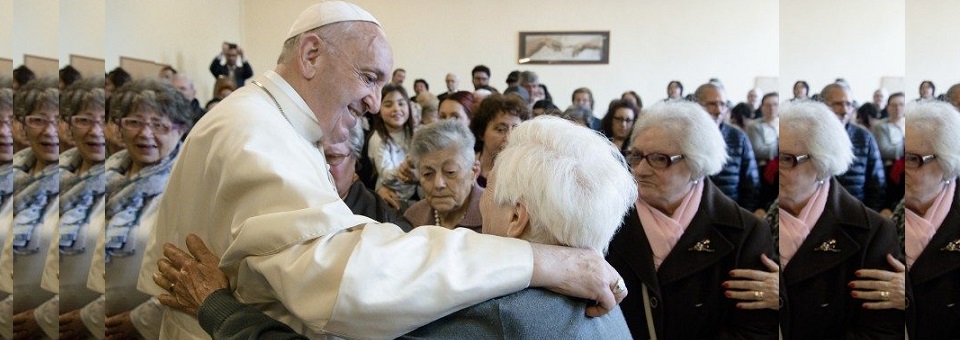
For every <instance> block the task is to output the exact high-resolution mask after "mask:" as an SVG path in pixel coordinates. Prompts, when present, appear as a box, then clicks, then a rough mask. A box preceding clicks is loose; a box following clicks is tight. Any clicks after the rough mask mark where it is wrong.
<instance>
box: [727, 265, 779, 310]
mask: <svg viewBox="0 0 960 340" xmlns="http://www.w3.org/2000/svg"><path fill="white" fill-rule="evenodd" d="M760 261H761V262H763V265H764V266H766V267H767V270H768V271H762V270H752V269H734V270H731V271H730V276H731V277H734V278H736V279H734V280H730V281H726V282H724V283H723V288H726V289H727V290H726V291H725V292H724V295H725V296H726V297H728V298H731V299H734V300H742V301H743V302H738V303H737V308H739V309H764V308H768V309H772V310H780V266H779V265H778V264H777V263H776V262H773V260H771V259H769V258H767V255H765V254H761V255H760Z"/></svg>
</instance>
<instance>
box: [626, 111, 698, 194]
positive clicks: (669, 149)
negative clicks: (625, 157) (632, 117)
mask: <svg viewBox="0 0 960 340" xmlns="http://www.w3.org/2000/svg"><path fill="white" fill-rule="evenodd" d="M639 136H640V138H637V139H636V140H635V141H633V144H632V145H631V148H630V153H631V154H639V153H643V154H644V155H649V154H654V153H659V154H664V155H667V156H674V155H681V154H683V151H682V150H681V149H680V143H679V142H678V141H677V135H676V133H673V131H667V130H665V129H662V128H660V127H657V126H653V127H649V128H647V129H645V130H643V131H640V134H639ZM630 166H631V168H632V170H633V176H634V178H636V180H637V185H638V189H639V194H640V198H641V199H642V200H644V201H646V202H647V203H649V204H650V205H651V206H653V207H656V208H662V207H667V206H671V205H674V204H676V203H679V201H680V199H681V198H682V197H683V196H684V195H686V194H687V192H688V191H689V189H690V188H691V185H692V181H693V180H694V179H695V178H694V174H693V171H691V170H690V166H689V164H688V163H687V162H686V160H681V161H678V162H676V163H673V164H672V165H670V166H669V167H667V168H665V169H655V168H653V167H652V166H650V162H649V161H647V160H643V161H640V162H639V163H633V164H630Z"/></svg>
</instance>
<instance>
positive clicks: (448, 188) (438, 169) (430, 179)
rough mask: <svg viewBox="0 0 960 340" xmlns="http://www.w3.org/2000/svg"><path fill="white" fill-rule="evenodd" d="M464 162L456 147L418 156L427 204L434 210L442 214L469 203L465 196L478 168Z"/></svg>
mask: <svg viewBox="0 0 960 340" xmlns="http://www.w3.org/2000/svg"><path fill="white" fill-rule="evenodd" d="M466 163H467V162H466V161H465V160H464V159H463V156H461V155H460V152H459V150H457V149H456V148H455V147H449V148H446V149H443V150H440V151H438V152H433V153H429V154H426V155H423V156H422V157H420V164H419V165H417V172H418V173H419V175H420V186H422V187H423V191H424V192H425V193H426V194H427V203H429V204H430V206H431V207H433V209H435V210H436V211H437V212H439V213H442V214H445V213H448V212H450V211H454V210H457V209H460V208H461V207H463V206H464V204H467V203H468V201H467V198H468V197H469V196H470V190H471V189H473V183H474V181H476V180H477V175H479V174H480V169H479V166H474V165H473V164H466Z"/></svg>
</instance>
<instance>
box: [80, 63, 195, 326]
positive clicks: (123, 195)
mask: <svg viewBox="0 0 960 340" xmlns="http://www.w3.org/2000/svg"><path fill="white" fill-rule="evenodd" d="M191 112H192V111H191V109H190V103H189V102H188V101H187V100H186V98H184V97H183V95H181V94H180V93H179V92H177V90H176V89H175V88H173V87H172V86H171V85H169V84H165V83H160V82H157V81H155V80H137V81H133V82H130V83H128V84H126V85H124V86H122V87H120V88H119V89H117V91H116V92H115V93H114V94H113V96H112V97H111V98H110V112H109V116H110V119H111V120H113V121H115V122H117V123H118V125H119V126H120V135H121V137H122V138H123V142H124V144H126V145H127V149H126V150H123V151H120V152H118V153H116V154H114V155H112V156H110V158H108V159H107V160H106V165H105V166H106V189H107V203H106V219H107V226H106V231H105V240H103V241H104V244H102V245H98V246H103V247H104V249H105V251H106V259H105V262H106V263H105V267H106V286H105V290H106V296H108V297H109V298H108V299H107V300H106V305H105V311H104V313H105V315H106V317H107V319H106V323H105V325H106V331H105V334H106V336H107V337H116V338H139V337H143V338H147V339H156V338H157V337H159V331H160V329H159V326H160V319H161V315H162V309H161V308H162V307H161V306H160V304H159V302H158V301H157V300H156V299H152V298H151V297H150V296H149V295H146V294H143V293H141V292H139V291H137V277H136V275H131V273H137V272H139V271H140V264H141V262H142V260H143V253H144V252H143V250H144V248H145V247H146V244H147V241H148V240H149V238H150V233H151V231H152V230H153V228H154V226H155V225H156V217H157V214H156V213H157V207H158V206H159V203H160V200H161V198H162V197H163V192H164V190H165V189H166V184H167V178H168V177H169V175H170V171H171V169H172V167H173V164H174V162H175V161H176V159H177V154H178V151H179V149H180V137H181V135H183V133H184V132H185V131H187V130H188V129H189V128H190V122H191V121H192V120H191V116H190V115H191Z"/></svg>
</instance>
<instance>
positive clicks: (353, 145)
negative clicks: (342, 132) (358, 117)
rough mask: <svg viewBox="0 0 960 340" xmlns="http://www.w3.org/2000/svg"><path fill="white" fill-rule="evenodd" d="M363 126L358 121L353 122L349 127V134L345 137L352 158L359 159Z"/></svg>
mask: <svg viewBox="0 0 960 340" xmlns="http://www.w3.org/2000/svg"><path fill="white" fill-rule="evenodd" d="M363 137H364V136H363V126H360V123H357V124H354V125H353V127H352V128H350V136H349V137H348V138H347V146H349V147H350V154H352V155H353V158H356V159H358V160H359V159H360V151H361V150H363Z"/></svg>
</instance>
